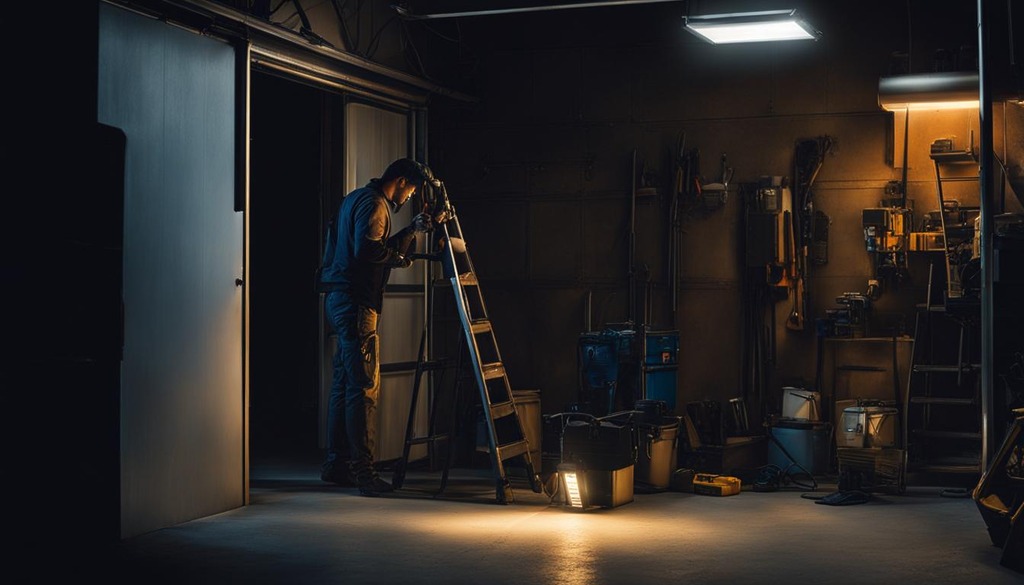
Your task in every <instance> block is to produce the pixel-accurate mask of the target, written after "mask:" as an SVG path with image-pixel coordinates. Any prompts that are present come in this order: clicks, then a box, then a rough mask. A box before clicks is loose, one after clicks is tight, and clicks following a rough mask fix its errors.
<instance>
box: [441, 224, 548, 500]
mask: <svg viewBox="0 0 1024 585" xmlns="http://www.w3.org/2000/svg"><path fill="white" fill-rule="evenodd" d="M440 229H441V233H442V236H443V240H442V241H443V248H444V249H443V252H442V254H441V256H442V258H441V260H442V263H443V264H444V269H445V276H446V277H448V279H449V280H450V282H451V285H452V291H453V293H454V296H455V307H456V310H457V312H458V314H459V320H460V322H461V323H462V330H463V336H462V337H463V341H464V342H465V349H466V351H467V353H468V355H469V359H470V363H471V364H472V366H473V367H472V370H473V378H474V381H475V383H476V385H477V388H478V390H479V394H480V399H481V407H482V409H483V415H484V417H483V418H484V421H485V427H486V429H487V435H488V436H487V442H488V447H489V449H488V455H489V457H490V462H491V467H492V470H493V473H494V479H495V492H496V498H497V501H498V503H501V504H504V503H508V500H509V498H510V496H512V489H511V482H510V481H509V479H508V476H507V473H506V470H505V464H504V462H505V460H506V459H511V458H512V457H517V456H522V457H524V459H525V462H526V472H527V476H528V479H529V481H530V484H531V487H532V489H533V491H535V492H538V493H539V492H540V490H541V485H540V479H539V477H538V476H537V474H536V473H535V468H534V462H533V461H532V458H531V455H530V452H529V443H528V439H527V438H526V432H525V429H524V428H523V424H522V420H521V419H520V417H519V413H518V412H517V409H516V403H515V397H514V393H513V391H512V387H511V384H510V383H509V379H508V373H507V371H506V370H505V367H504V362H503V361H502V356H501V350H500V347H499V346H498V341H497V336H496V334H495V332H494V327H493V324H492V323H491V322H490V318H489V316H488V313H487V306H486V304H485V302H484V298H483V293H482V291H481V289H480V284H479V281H478V280H477V277H476V272H475V269H474V266H473V262H472V259H471V258H470V255H469V252H468V249H467V248H466V245H465V240H464V239H463V237H462V227H461V225H460V224H459V220H458V216H457V215H456V214H455V211H454V209H452V208H450V210H449V218H448V220H447V221H446V222H444V223H443V224H441V228H440ZM456 240H458V242H456ZM460 260H461V262H460ZM467 289H473V290H474V291H475V292H474V293H473V294H474V298H473V299H472V301H473V302H472V303H471V300H470V298H469V295H470V293H469V292H468V290H467ZM480 336H484V337H486V340H485V341H486V342H487V343H488V350H489V351H490V355H493V357H494V360H495V361H493V362H488V363H486V364H485V363H484V359H485V358H484V356H483V352H482V349H481V347H480V343H481V340H480V339H479V337H480ZM489 357H490V356H489ZM494 379H500V382H501V384H502V385H503V388H504V391H505V393H506V397H507V402H506V400H502V401H501V402H499V403H497V404H496V403H494V402H493V401H492V396H491V391H490V389H489V386H488V381H489V380H494ZM506 406H507V407H508V408H506ZM506 416H509V417H512V418H513V419H514V422H515V424H516V426H517V427H518V436H517V437H516V438H515V440H513V441H511V442H509V443H505V444H502V443H500V442H499V440H498V427H497V422H496V419H497V418H504V417H506ZM538 463H539V462H538Z"/></svg>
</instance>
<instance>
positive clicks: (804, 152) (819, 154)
mask: <svg viewBox="0 0 1024 585" xmlns="http://www.w3.org/2000/svg"><path fill="white" fill-rule="evenodd" d="M833 144H834V140H833V138H832V137H830V136H828V135H824V136H819V137H817V138H812V139H807V140H801V141H800V142H798V143H797V146H796V156H795V158H794V164H793V199H794V201H793V211H794V216H793V217H794V225H793V233H794V236H795V238H796V242H795V249H794V255H795V259H796V265H795V267H796V271H795V274H794V294H795V298H794V303H793V309H792V311H791V312H790V316H789V319H787V320H786V327H787V328H788V329H790V330H794V331H802V330H803V328H804V316H805V315H808V314H809V310H810V309H809V305H810V301H809V298H808V288H809V284H808V281H809V279H810V276H811V274H810V272H811V271H810V263H809V262H808V256H809V249H810V246H811V245H812V242H815V233H814V228H815V210H814V198H813V192H812V190H811V188H812V187H813V185H814V181H815V179H816V178H817V177H818V172H819V171H820V170H821V166H822V164H823V163H824V162H825V154H826V153H828V152H830V151H831V150H832V146H833ZM819 223H820V222H819Z"/></svg>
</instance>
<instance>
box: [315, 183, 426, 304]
mask: <svg viewBox="0 0 1024 585" xmlns="http://www.w3.org/2000/svg"><path fill="white" fill-rule="evenodd" d="M391 205H392V204H391V202H389V201H388V200H387V199H386V198H385V197H384V193H383V192H382V191H381V188H380V180H379V179H372V180H370V182H369V183H367V185H366V186H365V187H360V188H359V189H356V190H354V191H352V192H351V193H349V194H348V195H346V196H345V198H344V199H342V201H341V206H340V207H339V209H338V215H337V218H336V221H335V223H334V227H333V229H332V230H331V232H329V237H328V240H327V242H326V245H325V247H324V257H323V264H322V267H323V268H322V272H321V275H320V281H321V283H322V284H323V286H324V288H326V289H328V290H332V291H338V292H341V293H343V294H346V295H348V296H349V297H350V299H351V300H352V302H354V303H356V304H359V305H361V306H366V307H370V308H372V309H374V310H375V311H377V312H378V313H379V312H380V310H381V307H382V305H383V303H384V286H385V285H386V284H387V282H388V278H390V276H391V268H392V267H395V266H401V265H402V259H401V256H402V255H404V254H407V253H408V252H409V249H410V247H411V244H412V243H413V240H414V239H415V237H416V232H415V230H414V229H413V227H412V226H409V227H407V228H405V229H403V230H400V231H399V232H398V233H396V234H395V235H394V236H392V235H391Z"/></svg>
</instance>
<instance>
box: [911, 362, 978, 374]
mask: <svg viewBox="0 0 1024 585" xmlns="http://www.w3.org/2000/svg"><path fill="white" fill-rule="evenodd" d="M980 369H981V365H980V364H963V365H961V366H955V365H954V366H949V365H918V366H914V373H922V374H924V373H942V374H956V373H958V372H972V371H974V370H980Z"/></svg>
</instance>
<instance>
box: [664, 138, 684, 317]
mask: <svg viewBox="0 0 1024 585" xmlns="http://www.w3.org/2000/svg"><path fill="white" fill-rule="evenodd" d="M672 158H673V160H674V161H675V177H674V180H673V183H672V194H671V197H672V200H671V202H670V204H669V214H668V216H669V218H668V234H669V242H668V282H669V286H670V287H671V290H672V316H673V319H672V322H673V323H675V314H676V308H677V307H678V305H679V260H680V256H681V250H680V249H679V246H680V242H681V241H682V237H681V235H680V233H679V232H680V231H681V225H680V223H681V222H680V221H679V203H680V199H682V197H683V195H684V194H685V192H686V173H687V171H686V164H687V161H686V132H680V133H679V138H678V139H677V140H676V148H675V151H674V152H673V153H672Z"/></svg>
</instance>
